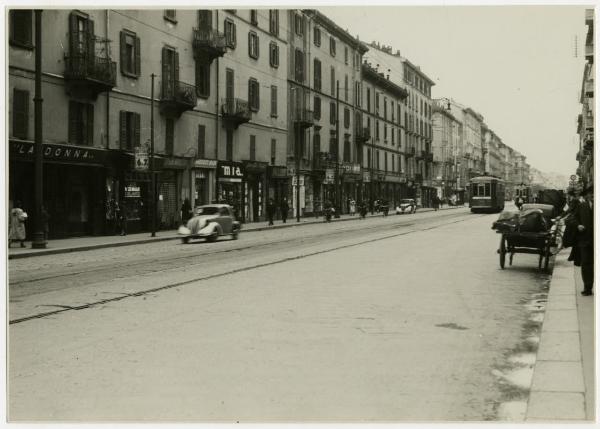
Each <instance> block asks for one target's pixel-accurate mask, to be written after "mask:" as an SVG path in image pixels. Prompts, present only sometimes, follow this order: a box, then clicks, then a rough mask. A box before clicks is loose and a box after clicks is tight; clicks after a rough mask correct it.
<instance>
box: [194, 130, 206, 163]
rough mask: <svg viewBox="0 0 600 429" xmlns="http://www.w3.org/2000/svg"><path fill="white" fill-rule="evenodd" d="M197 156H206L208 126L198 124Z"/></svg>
mask: <svg viewBox="0 0 600 429" xmlns="http://www.w3.org/2000/svg"><path fill="white" fill-rule="evenodd" d="M196 157H197V158H205V157H206V126H205V125H198V150H197V153H196Z"/></svg>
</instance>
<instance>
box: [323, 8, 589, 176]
mask: <svg viewBox="0 0 600 429" xmlns="http://www.w3.org/2000/svg"><path fill="white" fill-rule="evenodd" d="M587 7H588V8H590V7H593V6H587ZM585 8H586V7H585V6H549V5H544V6H420V7H414V6H410V7H409V6H379V7H376V6H375V7H368V8H366V7H347V6H346V7H318V9H319V10H320V11H321V12H323V13H324V14H326V15H327V16H328V17H329V18H331V19H332V20H334V21H335V22H336V23H337V24H338V25H339V26H340V27H342V28H345V29H347V30H348V31H349V32H350V34H352V35H354V36H359V38H360V40H361V41H363V42H367V43H369V42H371V41H378V42H379V43H381V44H385V45H391V46H392V49H393V52H395V51H396V50H397V49H398V50H400V53H401V55H402V56H403V57H405V58H407V59H408V60H409V61H410V62H412V63H413V64H416V65H418V66H420V67H421V71H423V72H424V73H425V74H426V75H427V76H428V77H429V78H430V79H431V80H433V81H434V82H435V86H434V87H433V88H432V97H433V98H441V97H447V98H452V99H454V100H456V101H457V102H459V103H461V104H463V105H465V106H469V107H471V108H473V109H474V110H475V111H477V112H479V113H480V114H482V115H483V116H484V121H485V123H486V124H487V125H488V126H489V127H490V128H491V129H492V130H494V132H495V133H496V134H497V135H498V136H500V138H501V139H502V141H503V142H504V143H505V144H507V145H509V146H511V147H512V148H514V149H516V150H518V151H520V152H521V153H522V154H524V155H525V156H526V157H527V162H528V163H529V164H530V165H531V166H532V167H535V168H537V169H539V170H541V171H542V172H556V173H561V174H565V175H571V174H574V172H575V170H576V168H577V162H576V160H575V155H576V154H577V151H578V137H577V115H578V114H579V113H581V104H580V103H579V96H580V91H581V84H582V78H583V68H584V64H585V55H584V49H585V35H586V31H587V27H586V25H585ZM576 38H577V41H578V43H577V57H576V56H575V55H576V49H575V46H576V42H575V40H576Z"/></svg>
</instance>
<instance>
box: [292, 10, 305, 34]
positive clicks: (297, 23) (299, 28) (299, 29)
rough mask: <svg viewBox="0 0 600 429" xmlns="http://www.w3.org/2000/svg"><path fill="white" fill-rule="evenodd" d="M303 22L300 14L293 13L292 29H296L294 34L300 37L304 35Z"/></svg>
mask: <svg viewBox="0 0 600 429" xmlns="http://www.w3.org/2000/svg"><path fill="white" fill-rule="evenodd" d="M303 24H304V23H303V22H302V15H300V14H298V13H297V14H295V15H294V29H295V31H296V34H297V35H298V36H300V37H302V36H303V35H304V25H303Z"/></svg>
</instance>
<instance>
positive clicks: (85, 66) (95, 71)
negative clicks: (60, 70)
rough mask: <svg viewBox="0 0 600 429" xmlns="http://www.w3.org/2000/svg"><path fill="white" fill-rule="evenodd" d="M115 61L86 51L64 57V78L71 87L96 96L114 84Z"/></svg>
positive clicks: (115, 73) (115, 74)
mask: <svg viewBox="0 0 600 429" xmlns="http://www.w3.org/2000/svg"><path fill="white" fill-rule="evenodd" d="M116 77H117V63H116V62H114V61H112V60H111V59H110V58H102V57H95V56H92V55H88V54H87V53H83V54H78V55H68V56H66V57H65V80H66V81H67V84H68V85H69V86H70V87H71V88H72V89H77V90H78V91H79V90H84V91H85V92H88V93H90V95H91V96H92V97H96V96H97V95H98V94H99V93H101V92H105V91H110V90H111V89H112V88H113V87H114V86H115V85H116Z"/></svg>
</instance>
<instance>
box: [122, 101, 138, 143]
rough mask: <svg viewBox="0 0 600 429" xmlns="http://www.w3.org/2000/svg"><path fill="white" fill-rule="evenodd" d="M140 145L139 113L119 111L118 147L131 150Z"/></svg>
mask: <svg viewBox="0 0 600 429" xmlns="http://www.w3.org/2000/svg"><path fill="white" fill-rule="evenodd" d="M139 145H140V114H139V113H135V112H126V111H124V110H121V111H120V112H119V147H120V149H121V150H129V151H132V150H133V148H134V147H136V146H139Z"/></svg>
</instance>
